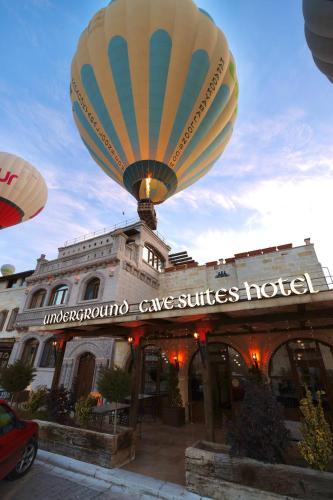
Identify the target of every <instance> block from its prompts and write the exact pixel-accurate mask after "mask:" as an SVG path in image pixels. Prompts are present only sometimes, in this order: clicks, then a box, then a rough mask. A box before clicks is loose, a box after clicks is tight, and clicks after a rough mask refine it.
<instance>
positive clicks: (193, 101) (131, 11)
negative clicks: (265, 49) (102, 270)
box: [70, 0, 238, 227]
mask: <svg viewBox="0 0 333 500" xmlns="http://www.w3.org/2000/svg"><path fill="white" fill-rule="evenodd" d="M70 92H71V100H72V105H73V114H74V119H75V122H76V125H77V127H78V129H79V132H80V135H81V138H82V140H83V142H84V144H85V145H86V147H87V149H88V151H89V152H90V154H91V156H92V157H93V159H94V160H95V161H96V162H97V163H98V164H99V166H100V167H101V168H102V169H103V170H104V171H105V172H106V173H107V174H108V175H109V176H110V177H111V178H112V179H113V180H115V181H116V182H118V184H120V185H122V186H124V187H125V188H126V189H127V191H129V192H130V193H131V194H132V195H133V196H134V197H135V198H136V199H137V200H138V201H139V214H141V216H143V218H144V219H145V220H146V222H148V223H149V224H150V225H151V227H153V226H155V225H156V219H155V218H154V216H155V212H154V209H153V206H152V204H158V203H162V202H163V201H165V200H166V199H167V198H169V197H170V196H172V195H173V194H174V193H176V192H179V191H181V190H182V189H184V188H186V187H188V186H190V185H191V184H193V183H194V182H196V181H197V180H198V179H200V177H202V176H203V175H205V174H206V173H207V172H208V171H209V170H210V169H211V167H212V166H213V164H214V163H215V162H216V160H217V159H218V158H219V156H220V155H221V154H222V152H223V150H224V148H225V146H226V144H227V143H228V141H229V139H230V136H231V134H232V130H233V125H234V121H235V118H236V112H237V96H238V84H237V77H236V70H235V63H234V60H233V57H232V55H231V53H230V51H229V48H228V44H227V41H226V39H225V37H224V35H223V33H222V32H221V31H220V29H219V28H218V27H217V26H216V25H215V23H214V21H213V19H212V18H211V17H210V16H209V14H207V12H205V11H204V10H202V9H199V8H197V7H196V5H195V4H194V3H193V2H192V0H114V1H112V2H111V3H110V4H109V5H108V7H106V8H104V9H102V10H100V11H99V12H97V14H96V15H95V16H94V17H93V19H92V20H91V21H90V23H89V26H88V27H87V28H86V29H85V30H84V31H83V33H82V35H81V38H80V40H79V43H78V47H77V51H76V54H75V56H74V58H73V62H72V74H71V86H70ZM145 209H147V210H148V214H146V215H147V218H145V217H146V216H145V214H144V213H143V212H145ZM150 209H151V211H150ZM142 213H143V215H142Z"/></svg>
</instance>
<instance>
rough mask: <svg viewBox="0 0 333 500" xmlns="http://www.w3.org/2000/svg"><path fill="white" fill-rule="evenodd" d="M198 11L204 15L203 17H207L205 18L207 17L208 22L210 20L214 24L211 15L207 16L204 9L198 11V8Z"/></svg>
mask: <svg viewBox="0 0 333 500" xmlns="http://www.w3.org/2000/svg"><path fill="white" fill-rule="evenodd" d="M199 11H200V12H201V13H202V14H204V16H207V17H208V19H210V20H211V21H212V22H213V23H214V24H215V22H214V19H213V18H212V16H211V15H209V14H208V12H206V11H205V10H204V9H200V8H199Z"/></svg>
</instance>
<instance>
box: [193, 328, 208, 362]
mask: <svg viewBox="0 0 333 500" xmlns="http://www.w3.org/2000/svg"><path fill="white" fill-rule="evenodd" d="M193 337H194V340H195V341H196V343H197V344H198V347H199V351H200V357H201V361H202V364H203V365H206V350H205V347H204V345H203V344H202V342H201V340H200V335H199V333H198V332H194V333H193Z"/></svg>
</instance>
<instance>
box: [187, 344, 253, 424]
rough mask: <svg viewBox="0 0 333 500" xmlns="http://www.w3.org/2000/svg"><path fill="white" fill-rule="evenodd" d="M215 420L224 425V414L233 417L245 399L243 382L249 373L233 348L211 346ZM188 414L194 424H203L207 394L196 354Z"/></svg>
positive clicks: (210, 357)
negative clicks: (230, 414)
mask: <svg viewBox="0 0 333 500" xmlns="http://www.w3.org/2000/svg"><path fill="white" fill-rule="evenodd" d="M207 356H208V361H209V364H210V374H211V388H212V396H213V410H214V420H215V424H216V426H217V427H219V426H220V424H222V415H223V413H226V414H228V413H231V410H232V408H233V406H234V405H236V404H237V402H239V401H241V400H242V399H243V396H244V379H245V376H246V374H247V372H248V369H247V367H246V364H245V362H244V360H243V358H242V356H241V355H240V354H239V353H238V352H237V351H236V350H235V349H233V348H232V347H230V346H228V345H227V344H223V343H220V342H212V343H209V344H208V353H207ZM189 413H190V420H191V422H204V420H205V416H204V393H203V377H202V360H201V355H200V351H197V352H196V353H195V354H194V356H193V358H192V361H191V363H190V367H189Z"/></svg>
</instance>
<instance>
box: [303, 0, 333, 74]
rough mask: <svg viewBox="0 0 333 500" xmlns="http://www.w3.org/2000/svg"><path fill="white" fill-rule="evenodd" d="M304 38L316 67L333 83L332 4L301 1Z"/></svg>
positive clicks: (319, 1) (325, 1)
mask: <svg viewBox="0 0 333 500" xmlns="http://www.w3.org/2000/svg"><path fill="white" fill-rule="evenodd" d="M303 14H304V21H305V37H306V41H307V43H308V46H309V49H310V50H311V52H312V57H313V60H314V62H315V63H316V65H317V67H318V68H319V69H320V71H321V72H322V73H324V75H326V76H327V78H328V79H329V80H330V81H331V82H332V83H333V2H332V0H303Z"/></svg>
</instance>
